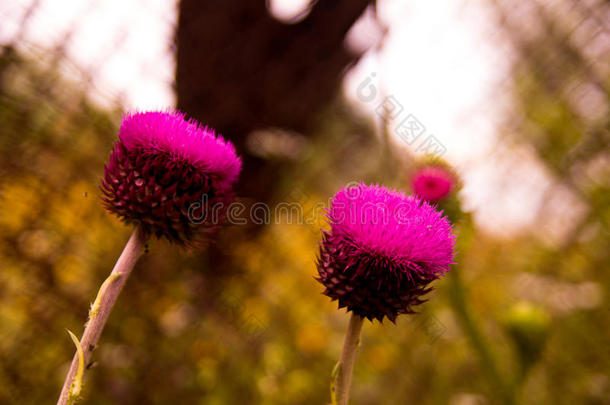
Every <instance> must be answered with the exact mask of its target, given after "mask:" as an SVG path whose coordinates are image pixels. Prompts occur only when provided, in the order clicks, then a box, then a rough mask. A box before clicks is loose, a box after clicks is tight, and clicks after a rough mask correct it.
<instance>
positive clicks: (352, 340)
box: [330, 312, 364, 405]
mask: <svg viewBox="0 0 610 405" xmlns="http://www.w3.org/2000/svg"><path fill="white" fill-rule="evenodd" d="M363 320H364V319H363V318H362V317H360V316H358V315H356V314H354V313H353V312H352V316H351V317H350V320H349V325H348V326H347V331H346V333H345V340H344V341H343V350H342V351H341V357H340V358H339V362H338V363H337V365H336V366H335V369H334V370H333V376H332V379H331V389H330V391H331V394H330V395H331V402H332V405H347V403H348V401H349V390H350V386H351V384H352V375H353V372H354V363H355V361H356V352H357V350H358V347H359V346H360V331H361V330H362V323H363Z"/></svg>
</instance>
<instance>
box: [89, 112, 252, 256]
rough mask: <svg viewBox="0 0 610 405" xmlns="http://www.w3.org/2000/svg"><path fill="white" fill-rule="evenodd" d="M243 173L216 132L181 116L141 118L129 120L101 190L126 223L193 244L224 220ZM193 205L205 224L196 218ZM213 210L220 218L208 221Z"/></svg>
mask: <svg viewBox="0 0 610 405" xmlns="http://www.w3.org/2000/svg"><path fill="white" fill-rule="evenodd" d="M240 170H241V160H240V159H239V158H238V157H237V155H236V153H235V148H234V147H233V145H232V144H231V143H230V142H228V141H225V140H224V139H223V138H222V137H221V136H217V135H216V134H215V132H214V130H212V129H210V128H207V127H204V128H202V127H200V126H199V124H198V123H197V122H195V121H186V120H185V115H184V114H182V113H180V112H136V113H130V114H126V115H125V116H124V117H123V122H122V123H121V128H120V129H119V140H118V141H117V142H116V144H115V146H114V150H113V151H112V154H111V155H110V161H109V162H108V164H107V165H106V166H105V173H104V179H103V181H102V185H101V189H102V191H103V193H104V197H103V200H104V204H105V206H106V208H107V209H108V210H109V211H111V212H113V213H115V214H116V215H118V216H119V217H120V218H121V219H123V220H124V221H126V222H128V223H134V224H139V225H140V226H141V227H142V229H143V230H144V231H145V232H147V233H149V234H153V235H156V236H157V237H165V238H167V239H168V240H170V241H172V242H176V243H178V244H191V243H193V242H194V241H195V239H196V237H197V236H200V235H202V232H203V233H207V232H209V231H211V230H213V229H215V228H216V227H217V225H218V224H219V223H220V221H221V220H222V219H223V218H224V216H225V213H226V209H227V207H228V205H229V203H230V202H231V200H232V198H233V185H234V184H235V182H236V181H237V178H238V176H239V172H240ZM193 204H199V205H198V206H197V207H198V208H199V213H200V214H197V217H198V218H201V217H203V216H205V220H204V221H193V220H192V218H190V215H191V214H192V212H189V209H190V208H192V207H193V206H194V205H193ZM212 207H214V210H215V211H216V212H215V213H214V215H202V213H204V212H206V210H210V209H211V208H212Z"/></svg>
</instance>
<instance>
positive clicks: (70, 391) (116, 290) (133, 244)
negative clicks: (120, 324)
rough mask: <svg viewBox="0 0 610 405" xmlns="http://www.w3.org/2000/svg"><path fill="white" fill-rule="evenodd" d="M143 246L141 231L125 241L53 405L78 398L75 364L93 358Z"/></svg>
mask: <svg viewBox="0 0 610 405" xmlns="http://www.w3.org/2000/svg"><path fill="white" fill-rule="evenodd" d="M145 243H146V237H145V235H144V233H143V232H142V231H141V229H140V228H139V227H137V228H136V229H135V230H134V231H133V233H132V234H131V237H130V238H129V241H127V244H126V245H125V248H124V249H123V252H122V253H121V256H119V259H118V260H117V262H116V264H115V265H114V268H113V269H112V273H110V276H109V277H108V278H107V279H106V281H104V283H103V284H102V286H101V287H100V290H99V291H98V295H97V298H96V299H95V302H94V303H93V305H92V307H91V310H90V312H89V321H88V322H87V325H86V327H85V332H84V333H83V337H82V338H81V340H80V347H81V348H82V353H81V356H79V353H78V352H77V353H76V354H75V355H74V358H73V359H72V364H71V366H70V370H69V371H68V374H67V375H66V380H65V381H64V386H63V388H62V390H61V394H60V396H59V400H58V401H57V405H67V404H69V403H72V402H73V401H74V400H75V399H76V398H75V397H77V396H78V395H79V391H80V389H79V387H80V386H81V385H82V382H81V381H75V377H76V376H77V370H78V365H79V362H82V361H83V360H84V364H85V365H86V364H89V362H90V360H91V356H92V355H93V350H94V349H95V347H96V345H97V341H98V340H99V338H100V335H101V334H102V331H103V329H104V326H105V325H106V321H107V320H108V316H109V315H110V312H111V311H112V308H113V307H114V304H115V303H116V300H117V298H118V296H119V294H120V292H121V290H122V289H123V286H124V285H125V282H126V281H127V278H128V277H129V274H130V273H131V271H132V269H133V267H134V265H135V264H136V262H137V261H138V258H139V257H140V255H141V254H142V250H143V247H144V244H145ZM80 378H82V376H80ZM75 388H78V389H75Z"/></svg>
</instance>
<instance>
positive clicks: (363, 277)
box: [317, 183, 455, 322]
mask: <svg viewBox="0 0 610 405" xmlns="http://www.w3.org/2000/svg"><path fill="white" fill-rule="evenodd" d="M327 217H328V221H329V224H330V230H329V231H327V232H324V237H323V240H322V243H321V245H320V254H319V259H318V263H317V267H318V274H319V277H318V278H317V280H318V281H319V282H320V283H322V284H323V285H324V286H325V287H326V289H325V291H324V294H325V295H327V296H329V297H330V298H331V299H333V300H337V301H338V303H339V308H343V307H347V310H348V311H352V313H353V314H355V315H358V316H360V317H363V318H368V319H369V320H373V319H377V320H379V321H383V319H384V317H387V318H388V319H390V320H391V321H392V322H395V320H396V317H397V316H398V315H399V314H403V313H404V314H406V313H413V312H414V311H413V307H414V306H416V305H418V304H420V303H422V302H423V299H422V296H423V295H424V294H426V293H427V292H428V291H430V287H429V284H430V282H432V281H433V280H435V279H438V278H439V277H440V276H441V275H443V274H444V273H445V272H447V271H448V270H449V267H450V265H451V264H452V262H453V248H454V243H455V237H454V235H453V234H452V229H451V224H450V223H449V221H448V220H447V219H446V218H445V217H443V216H442V214H441V213H440V212H438V211H436V210H435V209H434V208H433V207H432V206H430V205H429V204H428V203H427V202H425V201H423V200H421V199H419V198H417V197H407V196H405V195H404V194H402V193H400V192H397V191H393V190H388V189H387V188H384V187H381V186H377V185H372V186H367V185H365V184H362V183H361V184H359V185H357V186H353V187H347V188H344V189H342V190H340V191H339V192H338V193H337V194H335V196H334V197H333V199H332V202H331V206H330V208H329V209H328V211H327Z"/></svg>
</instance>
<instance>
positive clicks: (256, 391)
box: [0, 0, 610, 405]
mask: <svg viewBox="0 0 610 405" xmlns="http://www.w3.org/2000/svg"><path fill="white" fill-rule="evenodd" d="M0 21H2V22H1V23H0V45H1V50H0V403H2V404H17V403H18V404H43V403H54V401H56V398H57V396H58V394H59V391H60V388H61V385H62V382H63V379H64V376H65V372H66V371H67V368H68V366H69V362H70V360H71V358H72V355H73V352H74V346H73V344H72V342H71V341H70V339H69V336H68V334H67V333H66V331H65V329H66V328H68V329H70V330H72V331H74V332H75V333H76V334H77V335H80V334H81V333H82V330H83V324H84V322H85V320H86V317H87V311H88V308H89V304H90V303H91V302H92V301H93V299H94V298H95V295H96V292H97V289H98V288H99V285H100V284H101V283H102V281H103V280H104V279H105V278H106V276H107V274H108V273H109V272H110V270H111V268H112V266H113V264H114V262H115V260H116V258H117V257H118V255H119V254H120V252H121V250H122V248H123V246H124V243H125V241H126V240H127V238H128V236H129V232H130V229H128V227H126V226H124V225H123V224H121V223H120V221H119V220H118V219H117V218H115V217H114V216H112V215H110V214H108V213H107V212H105V211H104V209H103V208H102V205H101V203H100V199H99V196H100V192H99V189H98V186H99V183H100V179H101V176H102V173H103V167H104V162H105V161H106V159H107V158H108V156H109V152H110V150H111V147H112V145H113V142H114V140H115V139H116V133H117V129H118V125H119V123H120V117H121V113H122V112H124V111H127V110H132V109H140V110H145V109H152V108H171V107H178V108H180V109H182V110H183V111H185V112H186V113H187V114H188V115H189V116H190V117H194V118H196V119H198V120H201V121H202V122H204V123H206V124H209V125H211V126H213V127H215V128H217V129H218V130H219V131H220V132H221V133H223V134H224V135H225V136H226V137H227V138H229V139H231V140H232V141H233V142H234V143H235V144H236V145H237V147H238V149H239V151H240V153H241V155H242V156H243V159H244V163H245V169H244V172H243V175H242V178H241V182H240V186H239V195H240V199H241V200H242V201H244V202H246V203H253V202H265V203H267V204H269V205H270V206H271V207H274V206H276V205H277V204H279V203H286V202H288V203H298V204H301V206H302V207H305V210H304V211H303V212H302V214H303V216H304V217H306V219H307V218H313V219H314V220H312V221H308V220H304V221H294V220H292V221H291V220H290V218H289V217H288V216H287V215H284V214H286V213H285V212H284V213H282V214H279V215H274V216H273V217H272V218H271V220H270V221H269V222H270V224H268V225H267V226H254V225H253V224H250V225H248V226H233V227H227V228H226V229H224V230H223V231H222V232H221V234H220V235H219V236H218V240H217V241H215V242H214V243H213V244H212V245H211V246H209V247H208V248H207V249H206V250H205V251H189V252H185V251H183V250H181V249H178V248H176V247H175V246H170V245H169V244H168V243H166V242H163V241H153V242H151V243H150V244H149V246H148V250H147V253H146V254H145V255H144V256H143V257H142V259H141V260H140V262H139V263H138V265H137V266H136V269H135V271H134V274H133V275H132V278H131V279H130V280H129V281H128V283H127V286H126V288H125V290H124V291H123V293H122V295H121V297H120V299H119V301H118V304H117V306H116V307H115V309H114V312H113V313H112V315H111V317H110V320H109V323H108V324H107V326H106V329H105V331H104V334H103V336H102V339H101V341H100V347H99V348H98V349H97V351H96V355H95V358H96V363H95V364H94V365H93V367H92V368H91V369H90V371H89V372H88V373H87V375H86V380H85V387H84V392H83V401H82V403H87V404H173V403H179V404H325V403H328V401H329V378H330V372H331V370H332V368H333V366H334V364H335V362H336V360H337V359H338V356H339V354H340V350H341V345H342V340H343V333H344V331H345V328H346V325H347V321H348V316H347V315H346V313H345V312H344V310H337V309H336V304H335V303H331V302H330V300H329V299H328V298H327V297H325V296H323V295H321V292H322V287H321V286H320V285H319V284H318V283H317V282H316V281H315V280H314V279H313V277H314V276H315V274H316V269H315V258H316V255H317V243H318V241H319V239H320V227H324V224H323V219H322V218H320V216H319V215H315V214H316V210H317V208H316V207H317V206H318V203H327V202H328V198H329V196H331V195H332V194H333V193H334V192H335V191H337V189H338V188H339V187H341V186H342V185H343V184H345V183H347V182H350V181H359V180H364V181H366V182H383V183H384V184H387V185H390V186H393V187H397V188H401V189H403V190H406V191H409V188H410V175H411V174H412V173H413V170H414V168H416V167H418V165H420V164H421V162H422V159H424V158H428V157H429V156H430V155H433V156H435V157H437V158H443V159H445V160H446V161H448V162H449V163H450V164H451V165H452V166H453V167H454V169H455V171H456V173H458V174H459V176H460V178H461V183H462V188H461V189H460V190H459V193H457V195H456V196H453V197H452V199H451V201H450V202H448V203H447V204H448V205H447V206H446V207H444V208H446V209H447V212H448V213H450V214H451V217H452V220H453V221H454V222H455V230H456V233H457V234H458V241H459V242H458V256H457V260H456V261H457V264H456V265H455V266H454V269H453V271H452V274H451V275H450V276H449V277H447V278H446V279H443V280H440V281H438V282H436V284H435V290H434V291H433V292H432V293H430V295H429V296H428V298H429V302H427V303H426V304H424V305H423V306H421V307H420V313H419V314H417V315H413V316H402V317H399V318H398V321H397V325H393V324H391V323H383V324H379V323H374V324H370V323H366V324H365V325H364V328H363V336H362V346H361V350H360V353H359V356H358V359H357V363H356V369H355V377H354V383H353V388H352V398H351V402H352V403H353V404H360V405H364V404H411V403H417V404H451V405H470V404H476V405H479V404H517V403H518V404H570V405H573V404H610V326H609V325H610V310H609V297H608V295H609V294H608V293H609V289H610V257H609V256H610V235H609V232H610V193H609V187H610V176H609V175H610V148H608V143H609V140H610V134H609V111H608V109H609V99H610V93H609V86H610V3H608V2H607V1H603V0H586V1H577V0H554V1H551V0H526V1H521V2H510V1H508V0H481V1H476V2H467V1H440V2H421V1H420V2H416V1H407V0H378V1H366V0H335V1H330V0H319V1H317V2H313V3H312V2H310V1H308V0H294V1H292V0H268V1H267V2H265V1H262V0H259V1H245V0H242V1H239V0H230V1H220V0H210V1H205V2H203V1H201V2H200V1H196V0H182V1H178V2H177V1H167V0H155V1H144V0H123V1H114V0H113V1H99V0H78V1H77V0H61V1H57V0H56V1H51V0H16V1H15V0H14V1H5V2H2V3H0ZM273 212H276V211H273Z"/></svg>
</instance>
